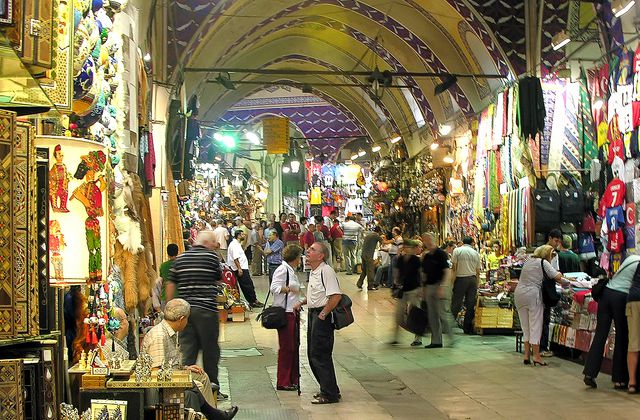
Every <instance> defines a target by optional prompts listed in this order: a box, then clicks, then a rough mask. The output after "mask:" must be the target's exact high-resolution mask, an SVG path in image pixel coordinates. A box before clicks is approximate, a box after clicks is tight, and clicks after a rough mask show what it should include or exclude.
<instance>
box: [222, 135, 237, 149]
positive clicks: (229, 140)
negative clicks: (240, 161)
mask: <svg viewBox="0 0 640 420" xmlns="http://www.w3.org/2000/svg"><path fill="white" fill-rule="evenodd" d="M221 141H222V144H224V145H225V146H227V147H228V148H233V147H236V139H235V138H234V137H233V136H232V135H229V134H224V135H223V136H222V140H221Z"/></svg>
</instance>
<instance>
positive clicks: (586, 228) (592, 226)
mask: <svg viewBox="0 0 640 420" xmlns="http://www.w3.org/2000/svg"><path fill="white" fill-rule="evenodd" d="M580 232H584V233H596V221H595V219H594V218H593V215H592V214H591V213H588V214H586V215H585V216H584V219H582V226H581V227H580Z"/></svg>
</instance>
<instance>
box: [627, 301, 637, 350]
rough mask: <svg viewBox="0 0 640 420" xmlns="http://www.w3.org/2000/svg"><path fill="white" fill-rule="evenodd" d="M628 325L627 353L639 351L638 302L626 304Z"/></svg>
mask: <svg viewBox="0 0 640 420" xmlns="http://www.w3.org/2000/svg"><path fill="white" fill-rule="evenodd" d="M626 315H627V324H629V348H628V350H627V351H631V352H638V351H640V301H639V302H628V303H627V308H626Z"/></svg>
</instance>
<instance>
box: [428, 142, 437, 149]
mask: <svg viewBox="0 0 640 420" xmlns="http://www.w3.org/2000/svg"><path fill="white" fill-rule="evenodd" d="M429 147H430V148H431V150H438V147H440V144H439V143H438V142H437V141H434V142H433V143H431V146H429Z"/></svg>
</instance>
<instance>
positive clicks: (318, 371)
mask: <svg viewBox="0 0 640 420" xmlns="http://www.w3.org/2000/svg"><path fill="white" fill-rule="evenodd" d="M321 310H322V308H312V309H309V317H308V320H307V323H308V330H307V356H308V357H309V365H310V366H311V371H312V372H313V376H315V378H316V380H317V381H318V383H319V384H320V392H321V393H322V394H323V395H325V396H326V397H327V398H329V399H332V400H337V399H338V395H339V394H340V389H339V388H338V384H337V381H336V371H335V369H334V367H333V356H332V353H333V330H334V327H333V324H332V323H331V316H328V317H327V318H326V319H325V320H324V321H323V320H321V319H319V318H318V315H320V311H321Z"/></svg>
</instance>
